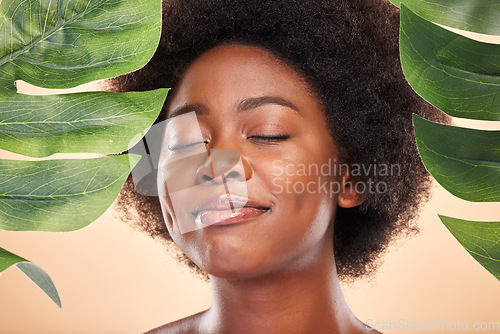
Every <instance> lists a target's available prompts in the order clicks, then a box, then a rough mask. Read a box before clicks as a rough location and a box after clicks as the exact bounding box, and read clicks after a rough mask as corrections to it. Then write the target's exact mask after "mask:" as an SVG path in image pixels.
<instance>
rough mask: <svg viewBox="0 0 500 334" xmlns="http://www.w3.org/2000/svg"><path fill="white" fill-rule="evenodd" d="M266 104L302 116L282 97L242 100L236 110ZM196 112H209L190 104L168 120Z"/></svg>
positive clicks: (176, 110)
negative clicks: (281, 107)
mask: <svg viewBox="0 0 500 334" xmlns="http://www.w3.org/2000/svg"><path fill="white" fill-rule="evenodd" d="M265 104H276V105H280V106H283V107H286V108H288V109H291V110H293V111H295V112H296V113H297V114H299V115H301V116H302V114H301V113H300V111H299V108H297V107H296V106H295V105H294V104H293V103H291V102H290V101H287V100H285V99H283V98H281V97H276V96H259V97H250V98H246V99H244V100H242V101H241V102H240V103H238V106H237V108H236V112H238V113H241V112H245V111H249V110H252V109H255V108H258V107H260V106H263V105H265ZM192 111H195V112H197V113H198V114H202V115H204V114H207V113H208V110H207V108H206V107H205V106H204V105H202V104H188V105H184V106H181V107H178V108H175V109H174V111H172V113H171V114H170V115H169V116H168V117H167V119H169V118H172V117H175V116H179V115H182V114H185V113H188V112H192Z"/></svg>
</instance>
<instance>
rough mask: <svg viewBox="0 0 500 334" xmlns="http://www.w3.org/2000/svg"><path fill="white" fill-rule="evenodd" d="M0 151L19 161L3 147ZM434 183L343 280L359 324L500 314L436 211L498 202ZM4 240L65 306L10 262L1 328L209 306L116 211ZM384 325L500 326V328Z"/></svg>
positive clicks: (97, 329)
mask: <svg viewBox="0 0 500 334" xmlns="http://www.w3.org/2000/svg"><path fill="white" fill-rule="evenodd" d="M496 41H497V42H500V39H498V38H497V40H496ZM93 87H94V86H88V87H84V88H83V89H89V88H90V89H92V88H93ZM21 89H23V90H24V91H25V92H27V91H26V88H25V87H21ZM79 89H82V88H79ZM456 124H457V125H461V126H469V127H475V128H489V129H500V122H490V123H488V124H487V123H486V122H480V121H464V120H458V121H457V122H456ZM0 157H1V158H14V159H17V158H20V156H16V155H13V154H8V153H6V152H1V151H0ZM435 189H436V190H435V194H434V197H433V199H432V200H431V201H430V202H429V203H428V204H427V205H426V207H425V210H424V212H423V214H422V217H421V220H420V226H421V233H420V234H419V235H418V236H416V237H413V238H412V239H410V240H406V241H404V242H400V243H399V245H397V246H395V247H392V248H391V249H390V251H389V253H388V254H387V256H386V257H385V261H384V265H383V266H382V267H381V269H380V271H379V273H378V274H377V276H376V277H375V278H374V279H373V280H372V281H359V282H357V283H355V284H354V285H351V286H346V285H345V286H343V290H344V294H345V296H346V299H347V301H348V304H349V305H350V307H351V309H352V310H353V312H354V314H355V315H356V316H357V317H358V318H359V319H360V320H361V321H364V322H367V321H370V320H369V319H371V322H372V323H373V322H374V321H377V322H386V323H388V322H398V321H402V322H404V323H406V322H407V321H408V322H410V323H413V324H415V323H419V322H430V323H433V322H434V321H444V322H448V323H452V322H454V323H457V322H460V323H467V324H468V325H469V327H472V326H473V324H474V322H498V321H500V316H499V315H500V284H499V282H498V281H497V280H496V279H495V278H494V277H493V276H492V275H490V274H489V273H488V272H487V271H486V270H484V269H483V268H482V267H481V266H480V265H479V264H478V263H476V261H475V260H474V259H473V258H472V257H471V256H470V255H468V253H467V252H466V251H465V250H464V249H463V248H462V247H461V246H460V244H458V242H457V241H456V240H455V239H454V238H453V236H452V235H451V234H450V233H449V232H448V231H447V230H446V228H445V227H444V226H443V225H442V224H441V223H440V221H439V219H438V218H437V213H441V214H445V215H450V216H453V217H459V218H464V219H471V220H496V221H498V220H500V203H469V202H466V201H463V200H460V199H458V198H455V197H454V196H452V195H450V194H448V193H447V192H446V191H444V190H443V189H442V188H441V187H439V186H437V185H436V186H435ZM0 246H1V247H3V248H5V249H7V250H9V251H11V252H14V253H16V254H18V255H20V256H23V257H25V258H27V259H30V260H32V261H33V262H35V263H37V264H39V265H40V266H42V267H43V268H44V269H45V270H46V271H47V272H48V273H49V274H50V276H51V277H52V279H53V281H54V283H55V285H56V287H57V289H58V291H59V294H60V296H61V300H62V305H63V308H62V309H59V308H58V307H57V306H56V305H55V304H54V303H53V302H52V301H51V300H50V299H49V298H48V297H47V296H46V295H44V293H43V292H42V291H41V290H40V289H39V288H38V287H37V286H36V285H34V284H33V283H32V282H31V281H30V280H29V279H28V278H27V277H26V276H24V274H23V273H22V272H21V271H19V270H18V269H17V268H15V267H11V268H9V269H7V270H6V271H4V272H3V273H2V274H1V275H0V333H139V332H143V331H145V330H148V329H151V328H153V327H156V326H159V325H161V324H164V323H167V322H170V321H173V320H175V319H178V318H181V317H185V316H188V315H190V314H193V313H195V312H198V311H201V310H204V309H206V308H207V307H209V305H210V300H211V293H210V287H209V284H207V283H204V282H202V281H200V280H199V279H197V278H196V277H194V276H193V275H192V274H190V272H189V270H188V269H186V268H184V267H182V266H180V265H178V264H177V263H176V261H175V259H173V258H172V257H171V256H170V255H169V254H168V253H167V252H166V250H165V247H164V246H163V245H161V244H159V243H157V242H155V241H153V240H152V239H150V238H149V237H147V236H145V235H143V234H141V233H139V232H136V231H133V230H132V229H130V228H129V226H127V225H126V224H125V223H123V222H121V221H120V219H119V218H118V217H117V214H116V211H115V210H114V209H113V208H111V209H110V210H108V211H107V212H106V213H105V214H104V215H103V216H102V217H101V218H100V219H98V220H97V221H95V222H94V223H93V224H91V225H89V226H88V227H86V228H84V229H82V230H79V231H76V232H71V233H42V232H8V231H0ZM385 332H386V333H403V332H405V333H462V332H463V333H500V329H498V327H497V330H496V331H452V330H448V331H446V330H445V329H442V328H441V327H436V328H435V330H434V331H432V330H413V331H412V330H408V331H401V330H396V329H394V330H388V331H385Z"/></svg>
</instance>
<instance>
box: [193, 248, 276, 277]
mask: <svg viewBox="0 0 500 334" xmlns="http://www.w3.org/2000/svg"><path fill="white" fill-rule="evenodd" d="M249 255H250V256H243V254H241V253H239V252H238V251H229V252H223V251H220V250H218V251H214V252H213V254H211V255H210V257H209V258H208V259H206V261H203V262H204V263H201V264H200V268H201V269H202V270H204V271H205V272H206V273H208V275H210V276H213V277H217V278H221V279H227V280H242V279H249V278H255V277H258V276H263V275H265V274H266V273H268V272H269V268H268V263H266V261H264V260H263V259H265V257H263V258H256V257H255V254H249Z"/></svg>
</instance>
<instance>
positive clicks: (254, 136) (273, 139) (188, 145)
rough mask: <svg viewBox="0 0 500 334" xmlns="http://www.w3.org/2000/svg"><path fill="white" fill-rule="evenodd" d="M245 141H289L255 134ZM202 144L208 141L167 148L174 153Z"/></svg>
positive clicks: (282, 137) (285, 135)
mask: <svg viewBox="0 0 500 334" xmlns="http://www.w3.org/2000/svg"><path fill="white" fill-rule="evenodd" d="M247 139H253V140H256V141H265V142H270V143H275V142H282V141H286V140H288V139H290V135H289V134H279V135H272V136H266V135H263V134H257V135H253V136H250V137H247ZM202 143H203V144H205V145H207V144H208V141H203V142H197V143H190V144H186V145H180V146H174V147H171V146H169V147H168V148H169V150H171V151H174V152H176V151H181V150H185V149H187V148H189V147H192V146H196V145H200V144H202Z"/></svg>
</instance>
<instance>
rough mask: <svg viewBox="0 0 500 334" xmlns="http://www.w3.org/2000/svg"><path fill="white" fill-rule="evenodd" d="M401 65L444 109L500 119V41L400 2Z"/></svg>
mask: <svg viewBox="0 0 500 334" xmlns="http://www.w3.org/2000/svg"><path fill="white" fill-rule="evenodd" d="M400 52H401V65H402V67H403V72H404V74H405V76H406V80H407V81H408V82H409V83H410V85H411V86H412V87H413V89H414V90H415V91H416V92H417V93H418V94H420V95H421V96H422V97H423V98H424V99H425V100H427V101H428V102H430V103H431V104H433V105H434V106H436V107H437V108H439V109H441V110H442V111H444V112H445V113H447V114H449V115H451V116H455V117H464V118H472V119H483V120H500V45H497V44H488V43H481V42H478V41H474V40H471V39H469V38H467V37H464V36H461V35H457V34H455V33H453V32H451V31H448V30H446V29H444V28H441V27H439V26H437V25H435V24H433V23H431V22H429V21H426V20H425V19H423V18H421V17H419V16H418V15H416V14H414V13H413V12H411V11H410V10H409V9H408V8H406V7H405V6H404V5H402V6H401V31H400Z"/></svg>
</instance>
